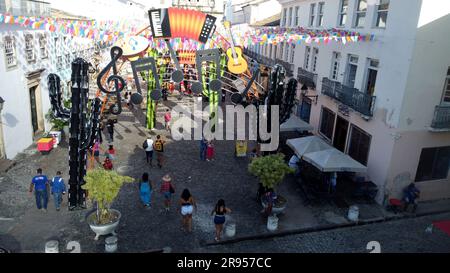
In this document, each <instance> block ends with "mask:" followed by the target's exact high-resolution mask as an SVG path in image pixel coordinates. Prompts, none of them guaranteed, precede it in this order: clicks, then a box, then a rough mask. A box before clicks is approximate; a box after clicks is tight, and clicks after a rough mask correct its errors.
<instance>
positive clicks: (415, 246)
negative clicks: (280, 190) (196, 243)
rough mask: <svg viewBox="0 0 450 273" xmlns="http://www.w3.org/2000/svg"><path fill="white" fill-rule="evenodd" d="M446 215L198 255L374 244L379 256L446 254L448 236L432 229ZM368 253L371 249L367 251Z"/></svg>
mask: <svg viewBox="0 0 450 273" xmlns="http://www.w3.org/2000/svg"><path fill="white" fill-rule="evenodd" d="M449 218H450V213H446V214H439V215H433V216H425V217H418V218H410V219H402V220H398V221H389V222H383V223H375V224H369V225H363V226H356V227H347V228H340V229H333V230H327V231H320V232H311V233H306V234H299V235H290V236H285V237H276V238H272V239H266V240H254V241H244V242H239V243H234V244H225V245H214V246H209V247H205V248H201V249H198V251H199V252H225V253H228V252H233V253H247V252H248V253H252V252H254V253H266V252H267V253H271V252H272V253H368V252H370V250H368V249H367V248H366V247H367V243H369V242H370V241H377V242H379V243H380V246H381V252H382V253H383V252H389V253H427V252H428V253H431V252H432V253H436V252H445V253H450V236H449V235H448V234H445V233H444V232H442V231H440V230H438V229H436V228H434V229H433V232H432V233H427V232H426V231H425V230H426V229H427V227H429V226H430V224H431V223H432V222H433V221H438V220H448V219H449ZM370 249H371V248H370Z"/></svg>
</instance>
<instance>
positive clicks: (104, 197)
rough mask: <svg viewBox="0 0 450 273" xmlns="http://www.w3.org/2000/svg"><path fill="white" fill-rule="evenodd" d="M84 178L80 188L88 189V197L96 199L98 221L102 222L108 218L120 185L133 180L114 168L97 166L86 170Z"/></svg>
mask: <svg viewBox="0 0 450 273" xmlns="http://www.w3.org/2000/svg"><path fill="white" fill-rule="evenodd" d="M84 180H85V181H86V184H84V185H83V186H81V188H82V189H84V190H87V191H89V194H88V196H89V198H92V199H93V200H95V201H97V204H98V210H99V213H98V216H100V219H98V221H99V222H100V223H103V222H105V221H107V219H108V218H109V217H108V216H109V207H110V206H111V203H112V202H113V201H114V199H115V198H116V197H117V195H118V194H119V191H120V188H121V187H122V185H123V184H124V183H130V182H133V181H134V178H132V177H129V176H122V175H119V174H118V173H117V172H116V171H114V170H104V169H100V168H97V169H94V170H89V171H87V174H86V176H85V177H84Z"/></svg>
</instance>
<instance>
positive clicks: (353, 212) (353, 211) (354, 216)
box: [347, 206, 359, 222]
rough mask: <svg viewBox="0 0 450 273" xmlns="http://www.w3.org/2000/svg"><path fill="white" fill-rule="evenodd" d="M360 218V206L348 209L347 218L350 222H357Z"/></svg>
mask: <svg viewBox="0 0 450 273" xmlns="http://www.w3.org/2000/svg"><path fill="white" fill-rule="evenodd" d="M358 217H359V208H358V206H350V208H349V209H348V215H347V218H348V219H349V220H350V221H353V222H356V221H358Z"/></svg>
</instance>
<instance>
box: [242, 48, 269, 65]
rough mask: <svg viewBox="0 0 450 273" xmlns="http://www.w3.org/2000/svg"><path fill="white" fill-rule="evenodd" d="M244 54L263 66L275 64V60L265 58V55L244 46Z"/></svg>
mask: <svg viewBox="0 0 450 273" xmlns="http://www.w3.org/2000/svg"><path fill="white" fill-rule="evenodd" d="M244 54H245V55H247V56H248V57H250V58H252V59H254V60H256V61H257V62H258V63H260V64H263V65H265V66H274V65H275V60H272V59H270V58H267V57H266V56H263V55H261V54H258V53H256V52H253V51H251V50H249V49H247V48H244Z"/></svg>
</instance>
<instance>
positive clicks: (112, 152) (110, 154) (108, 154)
mask: <svg viewBox="0 0 450 273" xmlns="http://www.w3.org/2000/svg"><path fill="white" fill-rule="evenodd" d="M106 157H107V158H109V159H110V160H114V159H116V150H115V149H114V146H113V145H109V148H108V150H107V151H106Z"/></svg>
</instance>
